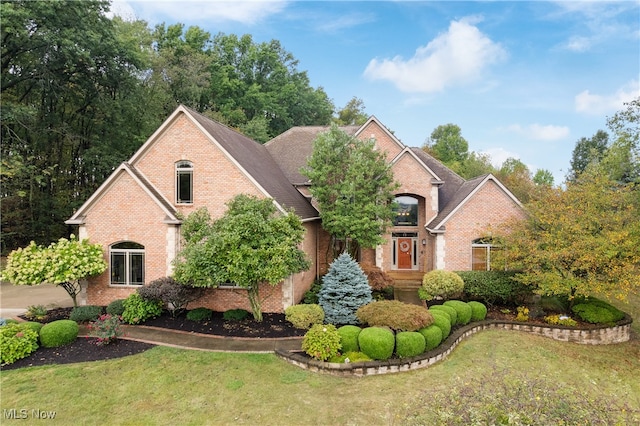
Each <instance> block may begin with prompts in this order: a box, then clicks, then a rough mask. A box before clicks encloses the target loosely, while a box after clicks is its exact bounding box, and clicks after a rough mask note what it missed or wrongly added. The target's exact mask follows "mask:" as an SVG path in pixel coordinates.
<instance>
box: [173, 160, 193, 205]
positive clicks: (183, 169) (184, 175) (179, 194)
mask: <svg viewBox="0 0 640 426" xmlns="http://www.w3.org/2000/svg"><path fill="white" fill-rule="evenodd" d="M176 201H177V203H178V204H192V203H193V163H192V162H191V161H178V162H177V163H176Z"/></svg>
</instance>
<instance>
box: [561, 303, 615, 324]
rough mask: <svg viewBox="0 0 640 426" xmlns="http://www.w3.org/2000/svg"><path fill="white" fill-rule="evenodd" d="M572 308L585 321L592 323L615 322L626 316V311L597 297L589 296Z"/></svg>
mask: <svg viewBox="0 0 640 426" xmlns="http://www.w3.org/2000/svg"><path fill="white" fill-rule="evenodd" d="M571 310H572V311H573V312H574V313H575V314H576V315H577V316H578V317H579V318H580V319H582V320H583V321H586V322H589V323H591V324H613V323H615V322H617V321H620V320H621V319H623V318H624V312H622V311H621V310H619V309H618V308H616V307H614V306H612V305H610V304H608V303H607V302H605V301H603V300H599V299H595V298H592V297H590V298H587V299H586V300H584V301H583V302H581V303H577V304H575V305H574V306H573V308H571Z"/></svg>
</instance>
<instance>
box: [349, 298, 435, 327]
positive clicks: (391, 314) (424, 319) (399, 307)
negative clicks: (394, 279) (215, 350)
mask: <svg viewBox="0 0 640 426" xmlns="http://www.w3.org/2000/svg"><path fill="white" fill-rule="evenodd" d="M356 316H357V317H358V320H360V322H362V323H363V324H367V325H369V326H370V327H375V326H379V327H389V328H391V329H392V330H395V331H418V330H420V329H421V328H424V327H426V326H428V325H431V324H433V317H432V316H431V314H430V313H429V311H427V310H426V309H425V308H423V307H422V306H418V305H412V304H409V303H404V302H400V301H399V300H380V301H377V302H373V303H369V304H368V305H366V306H363V307H361V308H360V309H358V311H357V312H356Z"/></svg>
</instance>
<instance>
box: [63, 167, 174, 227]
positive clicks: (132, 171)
mask: <svg viewBox="0 0 640 426" xmlns="http://www.w3.org/2000/svg"><path fill="white" fill-rule="evenodd" d="M123 173H126V174H128V175H129V176H131V178H132V179H133V180H134V181H135V182H136V183H137V184H138V186H140V188H142V190H143V191H144V192H146V193H147V194H148V195H149V198H151V200H152V201H153V202H154V203H155V204H156V205H157V206H158V207H160V208H161V209H162V210H163V211H164V212H165V213H166V217H165V220H164V222H165V223H175V224H177V223H180V222H181V220H180V219H179V218H178V216H177V213H178V211H177V210H176V209H175V208H174V207H173V206H172V205H171V203H170V202H169V201H168V200H167V199H166V198H164V197H163V196H162V194H160V192H159V191H158V190H157V189H156V188H155V187H154V186H153V185H152V184H151V182H149V180H148V179H147V178H146V177H145V176H144V175H143V174H142V173H140V171H139V170H137V169H136V168H135V167H133V166H132V165H131V164H129V163H127V162H124V163H122V164H120V166H119V167H118V168H117V169H115V170H114V171H113V173H111V175H110V176H109V177H108V178H107V180H106V181H104V183H103V184H102V185H100V187H99V188H98V189H97V190H96V191H95V192H94V193H93V194H92V195H91V197H89V199H88V200H87V201H85V202H84V204H83V205H82V206H80V208H79V209H78V210H77V211H76V212H75V213H74V214H73V216H71V217H70V218H69V219H68V220H66V221H65V222H64V223H66V224H67V225H82V224H83V223H84V220H85V217H86V214H87V212H88V210H89V209H90V208H91V206H93V204H94V203H96V202H97V201H98V200H99V199H100V198H102V196H103V195H104V194H106V193H107V191H109V189H111V187H112V186H113V185H114V183H115V182H116V181H117V180H118V178H119V177H120V176H121V175H122V174H123Z"/></svg>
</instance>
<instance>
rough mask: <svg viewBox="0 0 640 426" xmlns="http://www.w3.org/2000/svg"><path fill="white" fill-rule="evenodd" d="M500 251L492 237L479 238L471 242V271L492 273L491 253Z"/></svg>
mask: <svg viewBox="0 0 640 426" xmlns="http://www.w3.org/2000/svg"><path fill="white" fill-rule="evenodd" d="M497 250H500V247H499V246H497V245H496V244H495V242H494V241H493V239H492V238H491V237H485V238H478V239H476V240H473V241H472V242H471V270H473V271H490V270H491V253H492V252H493V253H494V254H495V252H496V251H497Z"/></svg>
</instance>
